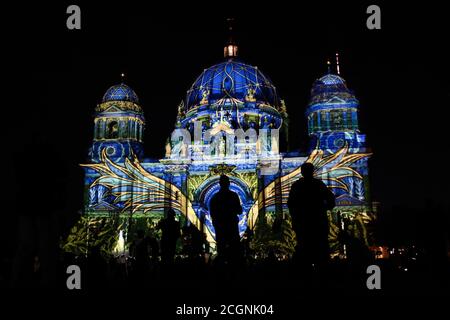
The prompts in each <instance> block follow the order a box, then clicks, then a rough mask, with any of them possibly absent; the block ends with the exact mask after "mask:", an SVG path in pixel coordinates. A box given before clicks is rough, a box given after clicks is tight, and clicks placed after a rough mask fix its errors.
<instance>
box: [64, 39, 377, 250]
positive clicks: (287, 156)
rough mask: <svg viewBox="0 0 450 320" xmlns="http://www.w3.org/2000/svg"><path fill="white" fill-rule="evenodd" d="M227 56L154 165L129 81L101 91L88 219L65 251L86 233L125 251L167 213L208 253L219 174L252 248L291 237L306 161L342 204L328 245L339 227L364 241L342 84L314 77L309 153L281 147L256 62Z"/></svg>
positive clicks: (352, 108) (365, 194) (276, 103)
mask: <svg viewBox="0 0 450 320" xmlns="http://www.w3.org/2000/svg"><path fill="white" fill-rule="evenodd" d="M224 53H225V59H224V60H223V62H221V63H219V64H216V65H214V66H212V67H210V68H208V69H205V70H204V71H203V72H202V73H201V74H200V76H199V77H198V78H197V79H196V80H195V82H194V83H193V85H192V86H191V88H190V89H189V90H188V92H187V95H186V97H185V99H183V101H182V102H181V103H180V105H179V106H178V114H177V119H176V124H175V127H174V131H173V134H172V135H171V137H169V138H168V140H167V144H166V150H165V151H166V152H165V157H164V158H163V159H161V160H159V161H151V160H147V159H146V158H145V157H144V141H143V137H144V135H143V132H144V129H145V118H144V114H143V109H142V108H143V106H141V105H140V103H139V99H138V96H137V94H136V93H135V92H134V91H133V89H131V88H130V87H129V86H128V85H126V84H125V83H120V84H118V85H114V86H112V87H111V88H109V89H108V90H107V91H106V93H105V94H104V96H103V99H102V101H101V103H100V104H99V105H97V107H96V109H95V117H94V128H93V131H94V134H93V142H92V146H91V148H90V150H89V157H88V159H89V160H88V162H87V163H85V164H82V166H83V167H84V170H85V185H84V190H85V192H84V194H85V202H84V210H83V216H82V218H81V220H80V222H79V223H78V224H77V225H76V226H75V227H74V229H73V230H72V233H71V234H70V236H69V238H68V241H67V242H66V244H65V248H66V249H67V250H72V251H76V250H88V249H87V248H85V247H84V246H86V245H89V244H86V243H85V242H86V241H84V242H83V240H81V239H84V238H83V237H89V239H91V240H90V241H91V244H90V245H100V246H102V247H103V248H104V250H105V251H109V252H111V251H113V252H114V251H115V252H118V251H120V250H125V247H126V243H127V242H129V241H131V239H132V233H133V230H136V229H138V228H141V229H144V230H148V232H157V231H152V230H154V228H155V226H156V224H157V222H158V221H159V220H160V219H161V218H162V217H164V215H165V213H166V212H167V210H168V209H170V208H171V209H173V210H175V212H176V213H177V214H178V218H179V220H180V221H181V222H182V225H194V226H195V227H196V228H197V229H198V230H200V231H201V232H202V233H204V235H205V237H206V239H207V240H208V242H209V244H210V245H211V247H213V248H214V243H215V240H214V238H215V231H214V227H213V225H212V222H211V218H210V215H209V202H210V200H211V198H212V196H213V195H214V194H215V193H216V192H217V191H218V189H219V183H218V182H219V176H220V175H221V174H226V175H227V176H229V178H230V182H231V186H230V189H231V190H233V191H234V192H236V193H237V194H238V195H239V198H240V200H241V204H242V208H243V211H242V213H241V215H240V220H239V228H240V233H241V236H245V235H246V234H247V232H248V231H249V230H250V231H252V234H254V236H255V239H258V240H255V241H259V242H258V244H257V245H259V246H264V241H266V242H267V243H270V242H271V241H272V242H273V241H274V240H276V241H281V242H283V241H287V242H293V241H295V239H293V238H292V230H290V231H289V229H290V216H289V212H288V208H287V198H288V195H289V190H290V186H291V185H292V183H293V182H294V181H295V180H297V179H299V178H300V177H301V169H300V166H301V165H302V163H304V162H306V161H307V162H311V163H313V164H314V165H315V177H316V178H319V179H322V180H323V181H324V182H325V183H326V185H327V186H328V187H329V188H330V189H331V190H332V191H333V192H334V193H335V195H336V202H337V206H336V208H335V209H334V210H333V211H332V212H330V213H329V221H330V242H331V243H332V244H333V243H336V236H337V232H338V231H339V229H341V228H343V227H344V224H346V226H345V227H347V228H349V229H351V230H352V232H353V233H354V234H355V235H356V236H357V237H360V238H362V239H363V240H364V241H365V242H366V244H369V242H370V227H369V226H370V222H371V221H372V220H373V218H374V212H373V210H372V207H371V202H370V197H369V195H370V193H369V180H368V159H369V157H370V152H368V150H367V148H366V142H365V135H364V134H362V133H361V132H360V131H359V125H358V108H359V103H358V100H357V98H356V97H355V95H354V94H353V92H352V91H351V90H350V89H349V88H348V87H347V84H346V81H345V80H344V79H343V78H342V77H341V76H340V75H339V74H338V72H336V73H334V72H331V71H330V70H329V72H328V73H326V74H325V75H323V76H322V77H320V78H319V79H317V80H316V81H315V82H314V83H313V86H312V90H311V98H310V102H309V105H308V106H307V108H306V112H305V120H306V121H307V124H308V134H309V137H310V144H309V149H308V150H305V151H304V153H303V154H302V153H283V152H281V150H282V149H283V146H285V145H286V139H287V136H288V134H287V132H288V113H287V110H288V109H287V108H286V105H285V103H284V101H283V100H282V99H281V98H280V97H279V96H278V94H277V90H276V88H275V86H274V85H273V83H272V82H271V81H270V80H269V78H268V77H266V76H265V75H264V74H263V73H262V72H261V70H259V69H258V67H255V66H252V65H249V64H246V63H244V62H242V61H241V60H240V59H238V57H237V47H236V46H235V45H233V44H229V45H227V46H226V47H225V48H224ZM144 107H145V106H144ZM275 225H281V229H283V228H284V229H283V230H284V231H281V232H280V230H279V229H277V228H275V227H274V226H275ZM290 235H291V236H290ZM283 237H284V238H283ZM120 242H122V243H124V245H122V247H120V246H119V245H118V243H120ZM255 245H256V244H255ZM267 245H270V244H267ZM123 246H124V247H123ZM336 246H337V245H336ZM336 246H335V249H336V250H337V249H338V248H337V247H336ZM75 248H78V249H75ZM81 248H84V249H81ZM288 251H289V250H288Z"/></svg>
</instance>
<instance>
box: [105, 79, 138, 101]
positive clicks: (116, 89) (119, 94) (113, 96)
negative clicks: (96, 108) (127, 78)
mask: <svg viewBox="0 0 450 320" xmlns="http://www.w3.org/2000/svg"><path fill="white" fill-rule="evenodd" d="M108 101H128V102H133V103H137V104H138V103H139V98H138V96H137V95H136V92H134V90H133V89H131V88H130V87H129V86H127V85H126V84H125V83H121V84H117V85H114V86H112V87H110V88H109V89H108V90H107V91H106V93H105V94H104V95H103V99H102V102H108Z"/></svg>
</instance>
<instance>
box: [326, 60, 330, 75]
mask: <svg viewBox="0 0 450 320" xmlns="http://www.w3.org/2000/svg"><path fill="white" fill-rule="evenodd" d="M327 68H328V74H330V73H331V62H330V60H329V59H328V60H327Z"/></svg>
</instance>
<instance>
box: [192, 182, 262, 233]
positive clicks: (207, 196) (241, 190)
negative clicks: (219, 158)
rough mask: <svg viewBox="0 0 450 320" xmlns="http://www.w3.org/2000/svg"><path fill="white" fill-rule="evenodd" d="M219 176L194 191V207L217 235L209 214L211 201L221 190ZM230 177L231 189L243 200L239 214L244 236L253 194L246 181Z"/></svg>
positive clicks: (205, 223)
mask: <svg viewBox="0 0 450 320" xmlns="http://www.w3.org/2000/svg"><path fill="white" fill-rule="evenodd" d="M219 178H220V177H219V176H213V177H210V178H208V179H207V180H206V181H204V182H203V183H202V184H201V185H200V186H199V187H198V189H197V190H196V192H195V193H194V202H193V207H194V210H195V211H196V213H197V215H198V216H199V217H200V219H201V221H202V223H203V224H204V227H207V228H208V229H209V230H210V231H211V234H212V235H213V236H214V237H215V230H214V227H213V225H212V220H211V216H210V214H209V203H210V201H211V199H212V197H213V196H214V195H215V194H216V193H217V192H218V191H219V189H220V185H219ZM229 178H230V190H231V191H233V192H236V193H237V194H238V196H239V199H240V200H241V206H242V213H241V214H240V215H239V233H240V235H241V236H242V235H243V233H244V232H245V230H246V229H247V215H248V211H249V209H250V208H251V206H252V205H253V202H254V200H253V197H252V194H251V192H250V190H249V188H248V186H247V184H246V183H245V182H243V181H242V180H240V179H239V178H236V177H234V176H229Z"/></svg>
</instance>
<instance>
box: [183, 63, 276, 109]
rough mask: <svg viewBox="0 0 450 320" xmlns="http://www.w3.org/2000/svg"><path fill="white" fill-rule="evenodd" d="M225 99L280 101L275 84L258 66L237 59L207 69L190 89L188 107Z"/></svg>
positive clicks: (262, 102) (273, 105) (265, 102)
mask: <svg viewBox="0 0 450 320" xmlns="http://www.w3.org/2000/svg"><path fill="white" fill-rule="evenodd" d="M222 99H231V100H238V101H237V102H239V101H240V102H245V101H254V102H256V105H258V104H263V105H269V106H271V107H273V108H276V109H278V107H279V105H280V101H279V99H278V97H277V93H276V89H275V87H274V85H273V84H272V82H271V81H270V80H269V79H268V78H267V77H266V76H265V75H264V74H263V73H262V72H261V71H260V70H259V69H258V67H254V66H250V65H248V64H245V63H242V62H239V61H236V60H233V59H230V60H227V61H225V62H222V63H219V64H216V65H214V66H212V67H210V68H208V69H205V70H204V71H203V73H202V74H201V75H200V76H199V77H198V78H197V80H196V81H195V82H194V84H193V85H192V87H191V88H190V89H189V91H188V92H187V97H186V111H189V110H190V109H192V108H195V107H198V106H202V105H213V104H216V103H218V102H220V100H222Z"/></svg>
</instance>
